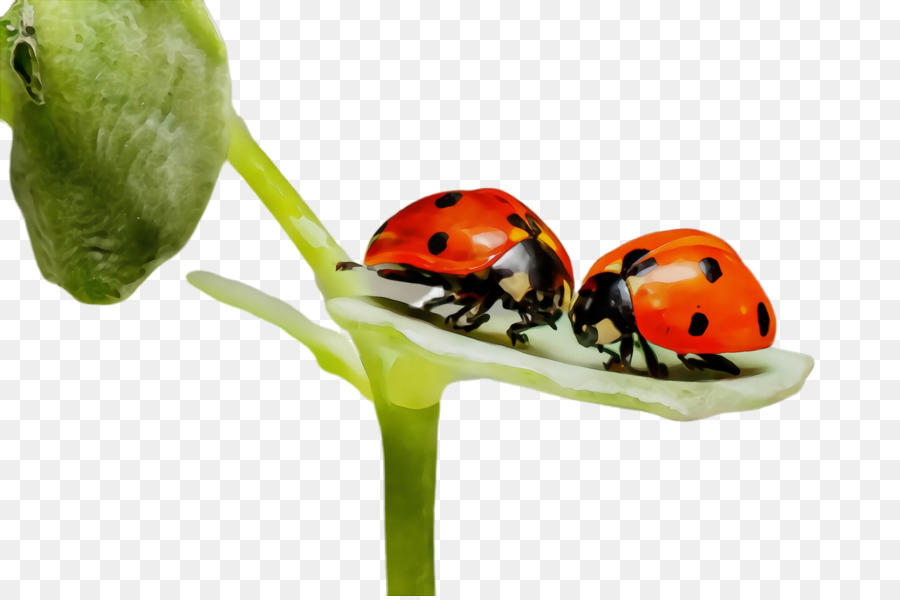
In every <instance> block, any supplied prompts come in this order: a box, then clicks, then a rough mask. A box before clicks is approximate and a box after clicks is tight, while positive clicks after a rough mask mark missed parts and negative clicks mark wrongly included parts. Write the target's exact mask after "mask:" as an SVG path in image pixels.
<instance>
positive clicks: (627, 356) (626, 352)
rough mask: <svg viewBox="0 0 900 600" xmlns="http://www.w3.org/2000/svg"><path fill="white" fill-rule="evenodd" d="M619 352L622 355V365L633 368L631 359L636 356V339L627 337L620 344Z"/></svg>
mask: <svg viewBox="0 0 900 600" xmlns="http://www.w3.org/2000/svg"><path fill="white" fill-rule="evenodd" d="M619 352H620V353H621V354H622V364H623V365H624V366H626V367H628V368H631V358H632V357H633V356H634V337H633V336H630V335H628V336H625V337H624V338H622V343H621V344H619Z"/></svg>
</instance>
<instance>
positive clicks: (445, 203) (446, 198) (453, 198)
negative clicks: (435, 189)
mask: <svg viewBox="0 0 900 600" xmlns="http://www.w3.org/2000/svg"><path fill="white" fill-rule="evenodd" d="M460 198H462V194H460V193H459V192H447V193H446V194H444V195H443V196H441V197H440V198H438V199H437V200H435V201H434V205H435V206H437V207H438V208H449V207H451V206H453V205H454V204H456V203H457V202H459V199H460Z"/></svg>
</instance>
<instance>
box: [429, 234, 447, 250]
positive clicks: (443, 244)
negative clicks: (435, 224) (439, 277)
mask: <svg viewBox="0 0 900 600" xmlns="http://www.w3.org/2000/svg"><path fill="white" fill-rule="evenodd" d="M448 239H450V235H449V234H447V233H444V232H443V231H438V232H437V233H436V234H434V235H433V236H431V237H430V238H428V251H429V252H431V253H432V254H434V255H435V256H437V255H438V254H440V253H441V252H443V251H444V250H446V249H447V240H448Z"/></svg>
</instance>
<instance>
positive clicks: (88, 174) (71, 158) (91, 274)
mask: <svg viewBox="0 0 900 600" xmlns="http://www.w3.org/2000/svg"><path fill="white" fill-rule="evenodd" d="M0 101H2V105H3V108H2V109H0V117H2V118H3V119H4V120H6V121H8V122H9V123H10V124H11V125H12V127H13V145H12V154H11V169H10V170H11V173H10V175H11V184H12V189H13V193H14V195H15V197H16V201H17V203H18V204H19V206H20V208H21V210H22V214H23V215H24V217H25V222H26V225H27V227H28V233H29V236H30V238H31V243H32V246H33V248H34V252H35V256H36V258H37V261H38V265H39V266H40V269H41V272H42V273H43V275H44V277H46V278H47V279H48V280H50V281H52V282H55V283H57V284H59V285H60V286H62V287H63V288H65V289H66V290H67V291H68V292H69V293H71V294H72V295H73V296H75V297H76V298H77V299H79V300H81V301H83V302H90V303H112V302H118V301H120V300H122V299H124V298H126V297H128V296H129V295H130V294H131V293H132V292H133V291H134V290H135V289H136V288H137V286H139V285H140V283H141V282H142V281H143V280H144V279H146V277H147V276H149V275H150V273H151V272H152V271H153V270H154V269H155V268H156V267H158V266H159V265H160V264H162V263H163V262H165V261H166V260H167V259H169V258H170V257H172V256H173V255H174V254H175V253H176V252H178V251H179V250H180V249H181V248H182V247H183V246H184V244H185V243H187V241H188V239H189V238H190V236H191V234H192V233H193V231H194V229H195V228H196V226H197V223H198V222H199V220H200V217H201V215H202V214H203V211H204V209H205V208H206V204H207V202H208V201H209V198H210V195H211V194H212V190H213V187H214V185H215V182H216V179H217V178H218V174H219V171H220V170H221V167H222V164H223V163H224V161H225V158H226V155H227V151H228V142H229V133H228V126H227V123H228V119H229V118H230V116H231V114H232V109H231V80H230V78H229V74H228V64H227V58H226V54H225V48H224V45H223V44H222V42H221V40H220V39H219V36H218V33H217V32H216V30H215V27H214V25H213V23H212V21H211V19H210V17H209V15H208V13H207V11H206V8H205V6H204V5H203V3H202V2H200V1H196V2H194V1H182V0H179V1H171V2H168V1H167V2H155V1H145V2H123V1H118V0H106V1H103V0H80V1H78V2H71V1H62V0H28V1H26V0H17V1H16V2H15V3H14V4H13V6H12V8H11V9H10V10H9V12H7V14H6V15H5V16H4V17H2V18H0Z"/></svg>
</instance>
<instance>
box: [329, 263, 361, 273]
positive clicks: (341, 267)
mask: <svg viewBox="0 0 900 600" xmlns="http://www.w3.org/2000/svg"><path fill="white" fill-rule="evenodd" d="M361 266H362V265H361V264H359V263H355V262H349V261H348V262H339V263H338V264H336V265H335V266H334V270H335V271H349V270H350V269H357V268H359V267H361Z"/></svg>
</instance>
